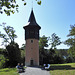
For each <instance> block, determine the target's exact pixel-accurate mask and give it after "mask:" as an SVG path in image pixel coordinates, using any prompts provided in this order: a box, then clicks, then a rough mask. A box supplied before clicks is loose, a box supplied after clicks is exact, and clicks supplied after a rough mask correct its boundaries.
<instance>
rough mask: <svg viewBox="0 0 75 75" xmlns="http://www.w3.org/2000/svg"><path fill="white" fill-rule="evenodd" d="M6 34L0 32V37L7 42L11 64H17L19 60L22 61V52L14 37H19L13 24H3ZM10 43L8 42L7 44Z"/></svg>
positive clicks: (4, 42)
mask: <svg viewBox="0 0 75 75" xmlns="http://www.w3.org/2000/svg"><path fill="white" fill-rule="evenodd" d="M2 27H3V30H4V31H5V34H2V33H1V32H0V38H3V40H4V41H3V43H2V44H3V45H4V44H5V46H6V49H7V52H8V59H9V64H8V65H9V66H11V67H13V66H16V65H17V63H18V62H20V58H21V52H20V49H19V45H18V44H17V43H15V41H14V39H15V38H17V35H16V34H15V30H14V28H13V27H11V26H5V24H3V25H2ZM6 43H8V44H6Z"/></svg>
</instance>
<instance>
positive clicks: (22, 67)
mask: <svg viewBox="0 0 75 75" xmlns="http://www.w3.org/2000/svg"><path fill="white" fill-rule="evenodd" d="M20 68H21V69H22V71H24V70H25V69H24V66H23V63H21V66H20Z"/></svg>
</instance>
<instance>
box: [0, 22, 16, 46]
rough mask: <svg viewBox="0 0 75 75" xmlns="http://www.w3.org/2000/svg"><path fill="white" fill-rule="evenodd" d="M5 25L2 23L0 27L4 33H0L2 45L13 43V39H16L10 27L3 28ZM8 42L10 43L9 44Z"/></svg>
mask: <svg viewBox="0 0 75 75" xmlns="http://www.w3.org/2000/svg"><path fill="white" fill-rule="evenodd" d="M5 24H6V23H3V24H2V25H1V26H2V27H3V30H4V31H5V33H1V32H0V38H3V40H4V41H3V42H2V45H4V44H5V45H6V44H7V43H14V40H15V38H17V35H16V34H15V30H14V28H13V27H11V26H5ZM9 41H10V42H9Z"/></svg>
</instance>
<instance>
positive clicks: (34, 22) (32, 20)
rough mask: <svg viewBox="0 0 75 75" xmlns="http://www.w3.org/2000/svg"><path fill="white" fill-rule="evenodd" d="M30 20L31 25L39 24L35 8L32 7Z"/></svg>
mask: <svg viewBox="0 0 75 75" xmlns="http://www.w3.org/2000/svg"><path fill="white" fill-rule="evenodd" d="M28 22H30V25H38V24H37V23H36V19H35V16H34V12H33V9H32V11H31V14H30V17H29V21H28Z"/></svg>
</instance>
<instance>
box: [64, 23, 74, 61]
mask: <svg viewBox="0 0 75 75" xmlns="http://www.w3.org/2000/svg"><path fill="white" fill-rule="evenodd" d="M70 28H71V29H70V30H69V34H68V35H67V36H68V37H69V39H67V40H66V41H65V44H66V45H68V46H70V48H69V50H68V53H69V54H70V56H71V57H73V58H74V60H75V24H74V25H70Z"/></svg>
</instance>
